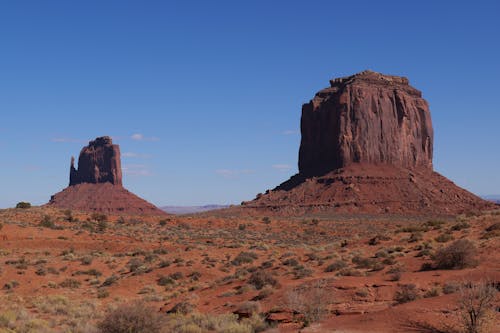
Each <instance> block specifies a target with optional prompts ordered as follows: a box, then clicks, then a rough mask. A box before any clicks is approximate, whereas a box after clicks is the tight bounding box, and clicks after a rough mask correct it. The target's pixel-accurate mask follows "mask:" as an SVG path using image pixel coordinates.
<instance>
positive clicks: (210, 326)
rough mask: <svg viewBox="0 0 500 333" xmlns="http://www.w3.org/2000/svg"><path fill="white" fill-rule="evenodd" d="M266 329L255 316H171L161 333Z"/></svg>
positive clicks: (250, 332) (247, 332) (237, 332)
mask: <svg viewBox="0 0 500 333" xmlns="http://www.w3.org/2000/svg"><path fill="white" fill-rule="evenodd" d="M267 328H268V326H267V324H266V323H265V321H264V320H263V319H262V318H261V317H260V316H259V315H257V314H254V315H252V316H251V317H249V318H244V319H242V320H238V316H237V315H235V314H222V315H213V314H201V313H192V314H190V315H182V314H172V315H168V316H167V321H166V324H165V326H164V331H163V332H165V333H166V332H176V333H177V332H178V333H203V332H220V333H254V332H255V333H258V332H263V331H265V330H266V329H267Z"/></svg>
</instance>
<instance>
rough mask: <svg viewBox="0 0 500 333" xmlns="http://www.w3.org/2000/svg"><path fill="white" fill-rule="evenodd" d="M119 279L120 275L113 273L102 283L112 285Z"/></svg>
mask: <svg viewBox="0 0 500 333" xmlns="http://www.w3.org/2000/svg"><path fill="white" fill-rule="evenodd" d="M118 280H119V277H118V276H116V275H111V276H110V277H109V278H107V279H106V280H104V282H103V283H102V285H103V286H111V285H113V284H115V283H116V281H118Z"/></svg>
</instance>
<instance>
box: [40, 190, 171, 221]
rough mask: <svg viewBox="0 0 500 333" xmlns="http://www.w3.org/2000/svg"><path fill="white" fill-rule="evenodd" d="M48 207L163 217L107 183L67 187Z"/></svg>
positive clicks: (161, 212) (137, 199)
mask: <svg viewBox="0 0 500 333" xmlns="http://www.w3.org/2000/svg"><path fill="white" fill-rule="evenodd" d="M49 205H50V206H54V207H58V208H64V209H73V210H77V211H82V212H100V213H106V214H113V215H165V212H164V211H162V210H160V209H159V208H157V207H156V206H154V205H153V204H151V203H149V202H147V201H146V200H144V199H142V198H140V197H138V196H137V195H135V194H133V193H131V192H129V191H128V190H127V189H125V188H124V187H123V186H121V185H113V184H111V183H109V182H106V183H100V184H92V183H82V184H77V185H73V186H68V187H67V188H65V189H64V190H63V191H61V192H59V193H56V194H54V195H53V196H52V197H51V198H50V202H49Z"/></svg>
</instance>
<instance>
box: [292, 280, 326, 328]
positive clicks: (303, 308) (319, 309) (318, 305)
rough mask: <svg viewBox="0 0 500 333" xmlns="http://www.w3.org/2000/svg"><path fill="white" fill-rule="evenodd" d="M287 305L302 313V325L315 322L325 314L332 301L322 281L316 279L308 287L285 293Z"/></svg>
mask: <svg viewBox="0 0 500 333" xmlns="http://www.w3.org/2000/svg"><path fill="white" fill-rule="evenodd" d="M286 299H287V306H288V307H289V308H291V309H293V310H294V311H295V312H297V313H299V314H301V315H302V321H303V325H304V326H309V325H310V324H312V323H314V322H317V321H319V320H321V319H323V318H324V316H325V315H326V314H327V309H328V305H329V304H330V303H331V302H332V299H331V294H329V293H328V291H327V290H326V285H325V282H324V281H317V282H315V283H314V284H313V285H311V286H309V287H303V288H297V289H294V290H292V291H290V292H288V293H287V295H286Z"/></svg>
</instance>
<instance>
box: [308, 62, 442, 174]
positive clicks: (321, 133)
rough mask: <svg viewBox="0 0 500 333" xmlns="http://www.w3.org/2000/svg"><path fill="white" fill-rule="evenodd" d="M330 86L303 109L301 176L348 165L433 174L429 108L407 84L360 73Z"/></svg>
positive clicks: (368, 73)
mask: <svg viewBox="0 0 500 333" xmlns="http://www.w3.org/2000/svg"><path fill="white" fill-rule="evenodd" d="M330 85H331V86H330V87H329V88H326V89H323V90H321V91H319V92H318V93H317V94H316V96H315V97H314V98H313V99H312V100H311V101H310V102H309V103H307V104H304V105H303V106H302V119H301V133H302V140H301V144H300V151H299V172H300V173H301V174H303V175H308V176H315V175H322V174H324V173H326V172H328V171H331V170H334V169H338V168H342V167H345V166H348V165H350V164H352V163H369V164H390V165H394V166H398V167H404V168H414V167H425V168H429V169H432V147H433V131H432V123H431V116H430V112H429V107H428V105H427V102H426V101H425V100H424V99H423V98H422V94H421V92H420V91H418V90H417V89H415V88H413V87H411V86H410V85H409V82H408V79H406V78H403V77H398V76H390V75H383V74H379V73H375V72H372V71H364V72H361V73H359V74H356V75H352V76H349V77H344V78H339V79H334V80H331V81H330Z"/></svg>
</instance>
